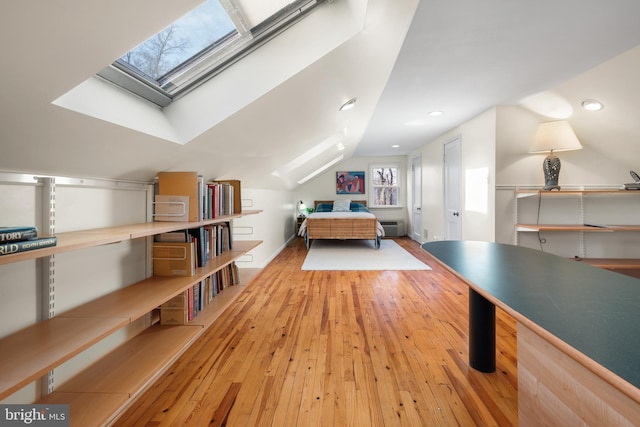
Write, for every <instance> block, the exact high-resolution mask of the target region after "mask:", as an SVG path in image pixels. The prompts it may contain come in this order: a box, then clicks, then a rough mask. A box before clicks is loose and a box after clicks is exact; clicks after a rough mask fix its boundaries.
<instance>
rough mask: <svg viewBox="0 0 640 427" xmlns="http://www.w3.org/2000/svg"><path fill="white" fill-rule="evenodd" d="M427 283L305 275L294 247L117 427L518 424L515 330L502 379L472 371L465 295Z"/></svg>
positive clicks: (426, 274)
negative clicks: (163, 426) (165, 426)
mask: <svg viewBox="0 0 640 427" xmlns="http://www.w3.org/2000/svg"><path fill="white" fill-rule="evenodd" d="M396 241H397V242H398V243H399V244H401V246H403V247H404V248H405V249H407V250H408V251H409V252H411V253H412V254H414V255H415V256H416V257H418V258H419V259H421V260H423V261H424V262H426V263H427V264H429V265H430V266H431V267H432V268H433V270H432V271H301V270H300V266H301V265H302V262H303V261H304V257H305V255H306V249H305V247H304V244H303V241H302V239H296V240H295V242H293V243H292V244H291V245H289V246H288V247H287V248H286V249H285V250H283V251H282V252H281V253H280V254H279V255H278V256H277V257H276V259H274V261H273V262H271V263H270V264H269V265H268V266H267V267H266V268H265V269H264V270H263V271H262V272H261V273H259V274H258V275H257V276H256V277H255V279H254V280H253V281H252V282H251V283H250V284H249V285H247V289H246V290H245V292H243V294H242V295H241V296H240V297H239V299H238V300H237V302H236V303H235V304H234V305H232V306H231V307H230V308H229V309H228V310H227V311H226V312H225V313H223V315H222V316H221V317H220V318H219V319H218V320H217V321H216V322H215V323H214V324H213V325H212V326H211V327H210V328H209V330H208V331H206V332H205V333H204V334H203V335H202V336H201V337H200V339H198V341H197V342H195V343H194V344H193V345H192V346H191V347H190V348H189V349H188V350H187V351H186V352H185V353H184V354H183V355H182V356H181V357H180V358H179V359H178V360H177V361H176V363H175V364H174V365H173V366H172V367H171V368H170V369H169V370H168V371H167V372H166V373H165V374H164V375H163V376H161V377H160V378H159V379H158V380H157V381H156V383H155V384H154V385H152V386H151V387H150V388H149V389H148V390H147V391H146V392H145V393H143V394H142V395H141V396H140V397H139V399H138V400H137V401H136V402H135V403H134V404H133V405H132V406H131V407H130V408H129V409H128V410H127V411H126V412H125V413H124V414H123V415H122V416H121V417H120V418H119V419H118V420H117V421H116V423H115V425H118V426H160V425H188V426H207V425H214V426H220V425H227V426H232V427H235V426H241V427H247V426H274V427H280V426H304V427H306V426H316V425H317V426H456V425H459V426H474V425H476V426H509V425H516V424H517V371H516V370H517V366H516V363H517V362H516V337H515V322H514V320H513V319H512V318H511V317H509V316H508V315H507V314H506V313H504V312H502V311H500V310H496V311H497V313H496V315H497V325H496V331H497V335H498V336H497V339H496V341H497V345H498V348H497V371H496V372H495V373H493V374H483V373H480V372H477V371H475V370H473V369H471V368H469V367H468V363H467V360H468V345H467V342H468V335H467V329H468V326H467V323H468V319H467V314H468V306H467V304H468V288H467V286H466V285H464V284H463V283H461V282H460V281H458V280H457V279H455V278H454V276H453V275H451V274H450V273H449V272H447V271H446V270H443V269H442V268H439V267H438V265H437V264H436V263H435V262H434V261H433V260H431V259H430V258H429V256H428V255H427V254H426V252H424V251H423V250H422V249H421V248H420V246H419V245H418V244H417V243H416V242H413V241H411V240H409V239H404V238H403V239H396Z"/></svg>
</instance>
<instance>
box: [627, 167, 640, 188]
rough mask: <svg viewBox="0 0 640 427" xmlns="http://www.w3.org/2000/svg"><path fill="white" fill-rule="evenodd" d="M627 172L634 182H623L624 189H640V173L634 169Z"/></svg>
mask: <svg viewBox="0 0 640 427" xmlns="http://www.w3.org/2000/svg"><path fill="white" fill-rule="evenodd" d="M629 174H630V175H631V178H633V181H634V182H632V183H630V184H625V185H624V189H625V190H640V175H638V174H637V173H635V172H634V171H629Z"/></svg>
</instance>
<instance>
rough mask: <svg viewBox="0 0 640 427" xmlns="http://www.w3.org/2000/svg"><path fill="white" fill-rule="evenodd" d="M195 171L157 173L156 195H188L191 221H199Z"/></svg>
mask: <svg viewBox="0 0 640 427" xmlns="http://www.w3.org/2000/svg"><path fill="white" fill-rule="evenodd" d="M199 187H200V184H199V182H198V173H197V172H160V173H158V195H161V196H186V197H189V215H188V220H189V221H191V222H197V221H200V219H199V218H200V215H199V211H198V210H199V206H200V204H201V202H200V198H199V197H198V193H199V191H198V188H199Z"/></svg>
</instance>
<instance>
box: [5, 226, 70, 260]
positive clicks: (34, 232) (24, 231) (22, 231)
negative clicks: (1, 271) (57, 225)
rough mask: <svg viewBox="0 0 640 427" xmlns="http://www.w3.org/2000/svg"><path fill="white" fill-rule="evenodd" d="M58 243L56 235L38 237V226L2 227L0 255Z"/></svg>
mask: <svg viewBox="0 0 640 427" xmlns="http://www.w3.org/2000/svg"><path fill="white" fill-rule="evenodd" d="M57 243H58V240H57V239H56V237H55V236H52V237H38V229H37V228H36V227H32V226H26V227H0V256H1V255H10V254H15V253H18V252H25V251H32V250H34V249H42V248H48V247H50V246H55V245H56V244H57Z"/></svg>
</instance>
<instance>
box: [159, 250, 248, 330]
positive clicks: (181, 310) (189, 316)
mask: <svg viewBox="0 0 640 427" xmlns="http://www.w3.org/2000/svg"><path fill="white" fill-rule="evenodd" d="M238 283H240V277H239V273H238V267H237V266H236V264H235V262H233V263H231V264H229V265H227V266H226V267H224V268H223V269H221V270H218V271H216V272H215V273H213V274H211V275H210V276H208V277H206V278H204V279H202V280H201V281H200V282H199V283H196V284H195V285H193V286H191V287H190V288H189V289H187V290H185V291H183V292H182V293H180V294H178V295H176V296H175V297H173V298H172V299H170V300H169V301H167V302H165V303H164V304H162V305H161V306H160V324H161V325H184V324H187V323H189V322H191V321H193V320H194V319H195V318H197V317H198V314H200V313H201V312H202V311H203V310H205V309H206V307H207V305H208V304H210V303H211V302H212V301H213V299H214V298H215V297H216V296H217V295H218V294H219V293H220V292H222V291H223V290H224V289H226V288H228V287H229V286H233V285H237V284H238Z"/></svg>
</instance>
